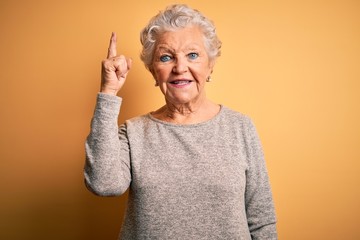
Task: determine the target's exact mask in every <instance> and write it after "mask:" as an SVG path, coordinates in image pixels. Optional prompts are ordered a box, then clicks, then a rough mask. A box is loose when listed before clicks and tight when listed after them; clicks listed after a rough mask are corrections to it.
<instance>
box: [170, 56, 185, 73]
mask: <svg viewBox="0 0 360 240" xmlns="http://www.w3.org/2000/svg"><path fill="white" fill-rule="evenodd" d="M187 70H188V61H187V59H186V58H184V57H177V58H176V61H175V64H174V67H173V70H172V71H173V73H177V74H182V73H185V72H187Z"/></svg>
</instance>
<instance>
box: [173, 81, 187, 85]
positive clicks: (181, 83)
mask: <svg viewBox="0 0 360 240" xmlns="http://www.w3.org/2000/svg"><path fill="white" fill-rule="evenodd" d="M189 82H190V81H173V82H172V84H176V85H184V84H188V83H189Z"/></svg>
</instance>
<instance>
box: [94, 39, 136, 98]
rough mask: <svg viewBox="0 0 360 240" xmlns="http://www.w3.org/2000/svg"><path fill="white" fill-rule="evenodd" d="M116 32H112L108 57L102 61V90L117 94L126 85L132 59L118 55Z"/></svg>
mask: <svg viewBox="0 0 360 240" xmlns="http://www.w3.org/2000/svg"><path fill="white" fill-rule="evenodd" d="M116 54H117V53H116V33H112V35H111V39H110V44H109V50H108V55H107V58H106V59H105V60H104V61H102V68H101V88H100V92H102V93H107V94H111V95H116V94H117V93H118V91H119V90H120V89H121V87H122V86H123V85H124V83H125V80H126V76H127V74H128V72H129V70H130V68H131V63H132V60H131V59H130V58H126V57H125V56H124V55H120V56H117V55H116Z"/></svg>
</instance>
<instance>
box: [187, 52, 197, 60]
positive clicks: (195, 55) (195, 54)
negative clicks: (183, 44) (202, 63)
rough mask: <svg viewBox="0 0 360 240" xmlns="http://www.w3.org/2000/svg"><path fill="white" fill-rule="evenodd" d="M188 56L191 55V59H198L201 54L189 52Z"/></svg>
mask: <svg viewBox="0 0 360 240" xmlns="http://www.w3.org/2000/svg"><path fill="white" fill-rule="evenodd" d="M188 56H189V58H190V59H197V58H198V57H199V54H197V53H189V54H188Z"/></svg>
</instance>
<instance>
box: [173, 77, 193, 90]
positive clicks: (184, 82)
mask: <svg viewBox="0 0 360 240" xmlns="http://www.w3.org/2000/svg"><path fill="white" fill-rule="evenodd" d="M192 82H193V81H192V80H190V79H175V80H172V81H169V82H168V83H169V84H170V85H171V86H173V87H176V88H185V87H187V86H189V85H190V84H191V83H192Z"/></svg>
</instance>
